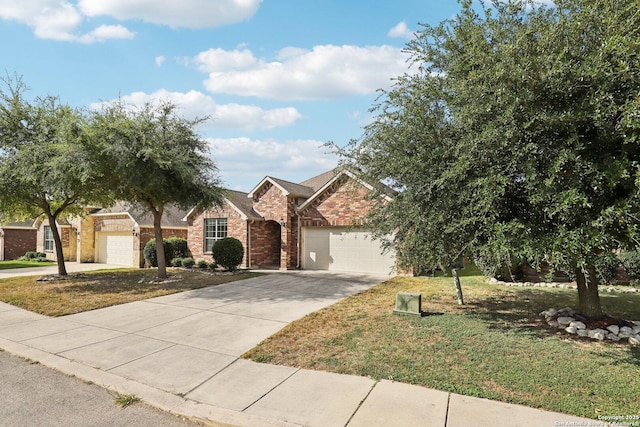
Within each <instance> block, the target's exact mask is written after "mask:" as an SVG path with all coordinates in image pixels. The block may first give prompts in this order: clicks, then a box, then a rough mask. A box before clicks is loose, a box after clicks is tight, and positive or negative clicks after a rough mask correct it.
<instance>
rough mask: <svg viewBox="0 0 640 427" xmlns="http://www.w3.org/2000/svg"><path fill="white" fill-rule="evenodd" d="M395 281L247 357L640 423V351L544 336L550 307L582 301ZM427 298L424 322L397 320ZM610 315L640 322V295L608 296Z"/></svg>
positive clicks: (478, 284) (543, 293)
mask: <svg viewBox="0 0 640 427" xmlns="http://www.w3.org/2000/svg"><path fill="white" fill-rule="evenodd" d="M463 288H464V292H465V302H466V303H467V304H466V305H465V306H462V307H461V306H458V305H457V302H456V295H455V289H454V287H453V284H452V282H451V279H450V278H394V279H391V280H389V281H387V282H385V283H383V284H381V285H378V286H376V287H374V288H372V289H370V290H368V291H366V292H363V293H361V294H358V295H355V296H353V297H351V298H348V299H346V300H343V301H342V302H340V303H338V304H335V305H333V306H331V307H328V308H326V309H324V310H321V311H319V312H316V313H313V314H311V315H309V316H307V317H305V318H303V319H301V320H299V321H296V322H293V323H292V324H290V325H289V326H287V327H286V328H284V329H283V330H282V331H280V332H279V333H277V334H276V335H274V336H272V337H270V338H268V339H267V340H265V341H264V342H263V343H261V344H260V345H259V346H258V347H256V348H254V349H253V350H251V351H249V352H248V353H246V354H245V356H244V357H247V358H251V359H253V360H256V361H262V362H269V363H274V364H282V365H288V366H294V367H300V368H307V369H317V370H326V371H331V372H338V373H344V374H355V375H363V376H369V377H371V378H374V379H393V380H396V381H401V382H406V383H412V384H420V385H424V386H427V387H432V388H436V389H440V390H445V391H451V392H456V393H461V394H466V395H471V396H478V397H484V398H490V399H495V400H501V401H505V402H511V403H519V404H525V405H528V406H532V407H538V408H543V409H546V410H551V411H557V412H564V413H569V414H575V415H579V416H586V417H591V418H597V416H598V415H601V414H604V415H615V414H629V415H640V401H639V400H638V399H637V391H638V390H640V349H638V348H637V347H636V348H633V347H630V346H628V345H622V344H610V343H606V344H605V343H598V342H591V341H584V340H577V339H571V338H568V337H567V336H566V335H563V334H558V333H556V332H555V331H551V330H547V329H544V328H541V327H540V326H538V325H537V323H536V319H535V316H536V315H537V314H538V313H539V312H540V311H542V310H545V309H547V308H549V307H558V308H560V307H565V306H574V307H575V306H576V303H577V295H576V291H573V290H564V289H547V288H508V287H502V286H497V285H491V284H487V283H484V281H483V279H482V278H481V277H465V278H463ZM400 291H403V292H419V293H421V294H422V297H423V310H425V311H427V312H429V313H430V314H431V315H429V316H426V317H422V318H418V317H407V316H398V315H394V314H392V311H393V308H394V305H395V295H396V293H397V292H400ZM602 302H603V305H604V307H605V309H606V310H607V311H608V312H609V313H611V314H615V315H618V316H620V317H623V318H627V319H631V320H640V295H637V294H635V295H630V294H624V295H622V294H612V295H608V294H607V295H602Z"/></svg>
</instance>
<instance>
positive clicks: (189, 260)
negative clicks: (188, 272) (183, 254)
mask: <svg viewBox="0 0 640 427" xmlns="http://www.w3.org/2000/svg"><path fill="white" fill-rule="evenodd" d="M194 265H196V262H195V261H194V259H193V258H185V259H183V260H182V266H183V267H185V268H191V267H193V266H194Z"/></svg>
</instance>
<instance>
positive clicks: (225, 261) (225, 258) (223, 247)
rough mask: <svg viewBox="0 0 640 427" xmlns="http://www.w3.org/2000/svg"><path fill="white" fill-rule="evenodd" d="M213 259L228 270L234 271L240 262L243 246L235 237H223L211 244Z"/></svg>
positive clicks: (242, 255)
mask: <svg viewBox="0 0 640 427" xmlns="http://www.w3.org/2000/svg"><path fill="white" fill-rule="evenodd" d="M212 254H213V259H215V261H216V263H217V264H218V265H220V266H222V267H223V268H224V269H226V270H229V271H235V270H236V269H237V268H238V266H239V265H240V264H241V263H242V258H243V257H244V247H243V246H242V242H240V240H238V239H236V238H235V237H225V238H224V239H220V240H218V241H217V242H215V243H214V244H213V249H212Z"/></svg>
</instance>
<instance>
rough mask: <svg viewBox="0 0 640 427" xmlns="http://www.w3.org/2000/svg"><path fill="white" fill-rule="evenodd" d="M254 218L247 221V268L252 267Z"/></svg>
mask: <svg viewBox="0 0 640 427" xmlns="http://www.w3.org/2000/svg"><path fill="white" fill-rule="evenodd" d="M253 221H254V220H252V219H251V220H249V221H247V268H249V269H250V268H251V224H253Z"/></svg>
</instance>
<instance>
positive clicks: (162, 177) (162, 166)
mask: <svg viewBox="0 0 640 427" xmlns="http://www.w3.org/2000/svg"><path fill="white" fill-rule="evenodd" d="M201 122H202V119H195V120H187V119H185V118H183V117H181V116H180V115H179V114H178V111H177V107H176V105H174V104H172V103H168V102H160V103H158V104H156V105H153V104H147V105H145V106H144V107H142V108H136V107H133V106H130V105H126V104H124V103H123V102H119V101H118V102H115V103H112V104H108V105H106V106H105V107H104V108H103V109H102V110H100V111H96V112H94V114H93V117H92V119H91V141H92V147H93V148H92V152H93V155H94V157H93V158H94V161H95V163H96V165H97V168H98V169H99V170H100V173H101V178H100V179H99V182H98V184H99V185H100V186H102V187H103V188H105V189H107V190H108V191H110V194H112V196H113V197H114V198H115V199H117V200H122V201H129V202H131V203H133V204H137V205H139V206H142V207H144V208H145V209H148V210H149V211H150V212H151V213H152V214H153V218H154V230H155V232H154V233H155V238H156V251H157V255H158V277H160V278H164V277H166V262H165V256H164V246H163V244H162V228H161V220H162V216H163V214H164V211H165V208H166V207H167V206H169V205H175V206H178V207H181V208H184V209H189V208H194V207H195V208H205V207H209V206H211V205H216V204H221V203H222V198H223V193H222V190H221V189H220V187H219V184H220V183H219V180H218V178H217V168H216V166H215V163H214V162H213V160H212V158H211V157H210V156H209V155H208V145H207V142H206V141H204V140H203V139H201V138H200V137H199V136H198V134H197V132H196V127H197V125H198V124H199V123H201Z"/></svg>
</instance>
